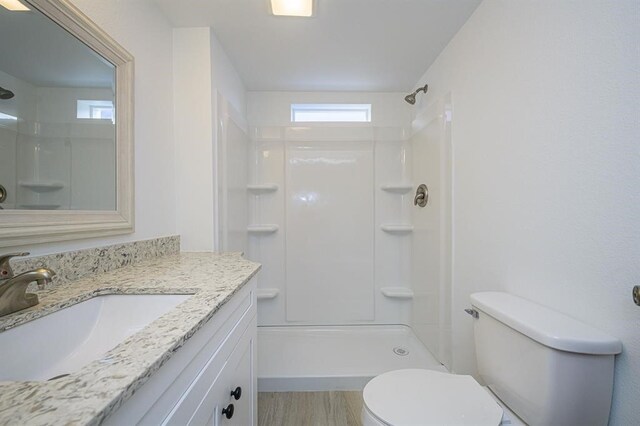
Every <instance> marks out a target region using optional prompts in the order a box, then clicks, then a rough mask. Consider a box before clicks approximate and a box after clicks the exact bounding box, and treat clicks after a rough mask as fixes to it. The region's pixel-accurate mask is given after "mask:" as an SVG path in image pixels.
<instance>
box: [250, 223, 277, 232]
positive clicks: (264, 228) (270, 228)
mask: <svg viewBox="0 0 640 426" xmlns="http://www.w3.org/2000/svg"><path fill="white" fill-rule="evenodd" d="M277 231H278V225H249V226H248V227H247V232H249V233H250V234H273V233H274V232H277Z"/></svg>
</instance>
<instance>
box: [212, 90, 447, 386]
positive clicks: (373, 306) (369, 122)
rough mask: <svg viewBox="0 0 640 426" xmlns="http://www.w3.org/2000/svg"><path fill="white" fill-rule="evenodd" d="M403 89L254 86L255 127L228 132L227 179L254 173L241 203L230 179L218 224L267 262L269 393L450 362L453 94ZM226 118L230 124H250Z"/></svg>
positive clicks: (261, 318) (262, 280)
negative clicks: (346, 118) (350, 113)
mask: <svg viewBox="0 0 640 426" xmlns="http://www.w3.org/2000/svg"><path fill="white" fill-rule="evenodd" d="M419 90H423V91H425V92H426V86H425V87H424V88H421V89H419ZM412 96H413V100H414V101H415V93H414V94H413V95H412ZM404 97H405V95H404V94H398V93H368V94H367V93H362V94H344V93H294V92H290V93H279V92H252V93H249V95H248V111H247V123H246V129H247V130H246V134H245V136H244V138H240V137H237V136H236V137H235V142H234V143H232V142H231V141H230V139H229V136H228V135H224V134H220V133H219V135H218V136H219V138H218V140H219V144H218V150H219V151H218V154H219V158H222V159H224V160H223V161H222V164H220V165H219V168H220V169H221V171H222V175H223V178H222V180H223V181H228V182H231V181H237V180H238V179H237V178H233V177H232V176H242V175H243V174H245V173H246V175H245V176H246V187H245V192H244V194H246V202H247V203H248V204H247V205H248V209H247V210H246V212H247V213H246V216H245V215H244V213H242V214H240V213H239V212H238V201H237V200H236V201H235V202H234V201H232V200H231V198H230V197H229V194H230V193H234V194H236V193H238V191H239V190H240V189H241V188H240V187H239V185H241V184H239V183H238V182H236V183H235V184H233V185H230V184H227V185H224V184H223V185H222V187H224V188H226V189H225V190H224V191H222V193H221V195H220V200H221V207H222V208H221V209H219V210H220V211H221V212H222V213H221V217H222V219H221V221H222V222H224V223H221V225H220V229H221V230H228V229H231V228H232V227H231V226H230V224H231V221H232V220H235V224H236V225H235V226H234V228H236V232H235V234H234V235H236V238H235V240H234V241H235V242H232V241H231V240H230V239H229V237H228V236H227V237H223V239H226V240H227V241H228V243H226V244H221V247H223V248H224V249H244V250H245V251H246V256H247V257H248V258H249V259H251V260H255V261H257V262H260V263H261V264H262V270H261V272H260V274H259V276H258V294H257V299H258V323H259V339H258V351H259V353H260V355H259V357H258V360H259V366H258V378H259V379H258V380H259V389H260V390H261V391H294V390H300V391H305V390H307V391H310V390H357V389H362V387H363V386H364V384H366V382H367V381H368V380H369V379H370V378H372V377H374V376H375V375H378V374H381V373H383V372H385V371H389V370H393V369H398V368H430V369H436V370H446V368H447V366H449V365H450V362H449V359H450V344H449V343H448V337H445V336H448V334H447V330H448V328H449V327H450V320H449V308H448V304H449V302H450V292H451V288H450V287H451V285H450V282H451V281H450V279H451V277H450V272H449V271H450V249H451V246H450V238H451V232H450V229H449V228H450V221H449V220H448V217H449V216H450V215H451V206H450V198H449V194H450V185H451V182H450V179H449V178H448V176H449V175H450V164H451V163H450V156H451V150H450V147H449V146H448V143H449V142H448V141H449V140H450V139H447V138H448V128H449V126H450V122H451V114H450V102H449V101H448V100H447V101H446V102H445V100H442V101H436V102H430V103H429V104H428V107H426V108H420V109H419V110H416V107H413V106H411V105H409V103H410V102H408V101H407V102H405V99H403V98H404ZM300 104H305V105H307V106H314V105H315V106H317V108H321V107H320V106H327V105H329V106H334V107H336V106H337V109H338V110H345V109H347V108H348V105H347V104H350V105H358V106H362V105H367V106H370V110H369V112H370V114H369V116H368V117H367V119H366V120H360V119H359V118H357V119H355V121H353V122H337V121H332V120H336V117H333V118H332V117H331V116H328V115H327V113H328V112H327V111H326V110H323V114H321V118H320V119H318V120H316V118H314V117H312V116H311V115H309V114H300V115H299V116H296V114H295V111H293V110H292V106H293V105H300ZM425 104H426V103H425ZM219 108H221V107H219ZM447 108H448V110H447ZM416 111H420V112H418V113H416ZM307 112H308V111H307ZM223 116H224V117H226V118H225V119H223V121H222V123H221V125H220V126H219V128H220V129H227V130H226V131H229V129H233V128H235V127H243V126H242V125H240V126H238V120H233V119H232V117H231V115H229V114H226V115H224V114H223ZM299 118H302V119H303V120H309V121H296V119H299ZM225 120H226V121H225ZM229 120H231V122H229ZM358 120H359V121H358ZM234 122H235V124H233V123H234ZM241 140H242V142H241ZM231 146H235V148H230V147H231ZM233 150H235V153H234V152H233ZM244 153H246V156H247V158H248V167H247V169H246V170H244V169H243V166H241V165H240V164H241V163H242V161H240V156H241V155H243V154H244ZM225 164H226V166H225ZM232 164H233V167H232V166H231V165H232ZM420 184H425V185H426V188H428V189H427V191H428V192H427V193H426V194H423V197H426V196H428V200H425V201H427V203H426V205H425V206H424V207H420V206H419V205H416V204H414V199H415V198H416V189H417V187H418V186H419V185H420ZM233 188H235V189H233ZM225 194H226V195H225ZM236 198H237V197H236ZM418 204H423V203H418ZM232 205H235V206H236V207H235V208H234V207H232ZM234 212H236V213H235V214H234ZM243 222H244V223H246V232H245V233H244V235H242V236H240V234H239V233H238V231H239V229H237V228H238V226H239V225H238V224H240V223H243ZM227 232H228V231H227ZM221 234H225V232H221ZM245 238H246V239H245ZM245 244H246V246H245Z"/></svg>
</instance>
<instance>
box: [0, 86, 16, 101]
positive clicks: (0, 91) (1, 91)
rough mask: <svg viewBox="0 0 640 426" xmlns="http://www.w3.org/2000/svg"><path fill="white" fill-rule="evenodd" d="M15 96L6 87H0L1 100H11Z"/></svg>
mask: <svg viewBox="0 0 640 426" xmlns="http://www.w3.org/2000/svg"><path fill="white" fill-rule="evenodd" d="M14 96H15V95H14V94H13V92H12V91H11V90H7V89H5V88H4V87H0V99H11V98H13V97H14Z"/></svg>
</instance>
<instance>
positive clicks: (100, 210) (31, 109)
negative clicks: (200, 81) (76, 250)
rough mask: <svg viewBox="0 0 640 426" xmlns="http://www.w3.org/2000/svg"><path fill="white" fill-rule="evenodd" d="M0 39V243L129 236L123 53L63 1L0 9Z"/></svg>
mask: <svg viewBox="0 0 640 426" xmlns="http://www.w3.org/2000/svg"><path fill="white" fill-rule="evenodd" d="M7 4H8V5H7ZM0 40H2V41H3V42H2V43H0V246H9V245H18V244H24V243H29V242H45V241H59V240H67V239H75V238H86V237H92V236H102V235H113V234H119V233H127V232H132V231H133V203H132V201H133V158H132V147H133V140H132V128H133V117H132V113H133V109H132V103H133V102H132V96H133V91H132V86H133V78H132V77H133V58H132V57H131V55H130V54H129V53H128V52H126V51H125V50H124V49H123V48H122V47H121V46H119V45H118V44H117V43H116V42H115V41H113V40H112V39H111V38H110V37H109V36H108V35H106V34H105V33H104V32H103V31H102V30H100V29H99V28H98V27H97V26H96V25H95V24H94V23H93V22H91V21H90V20H89V19H88V18H87V17H85V16H84V15H82V13H80V12H79V11H78V10H77V9H76V8H75V7H74V6H73V5H72V4H71V3H69V2H68V1H67V0H29V1H27V0H19V1H18V0H12V1H11V2H3V3H1V4H0Z"/></svg>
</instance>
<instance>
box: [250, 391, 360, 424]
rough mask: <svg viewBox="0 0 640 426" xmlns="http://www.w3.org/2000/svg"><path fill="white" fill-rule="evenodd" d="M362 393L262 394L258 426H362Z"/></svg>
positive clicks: (259, 397) (259, 398)
mask: <svg viewBox="0 0 640 426" xmlns="http://www.w3.org/2000/svg"><path fill="white" fill-rule="evenodd" d="M361 410H362V392H261V393H259V394H258V426H360V425H361V424H362V423H361V422H360V411H361Z"/></svg>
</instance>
